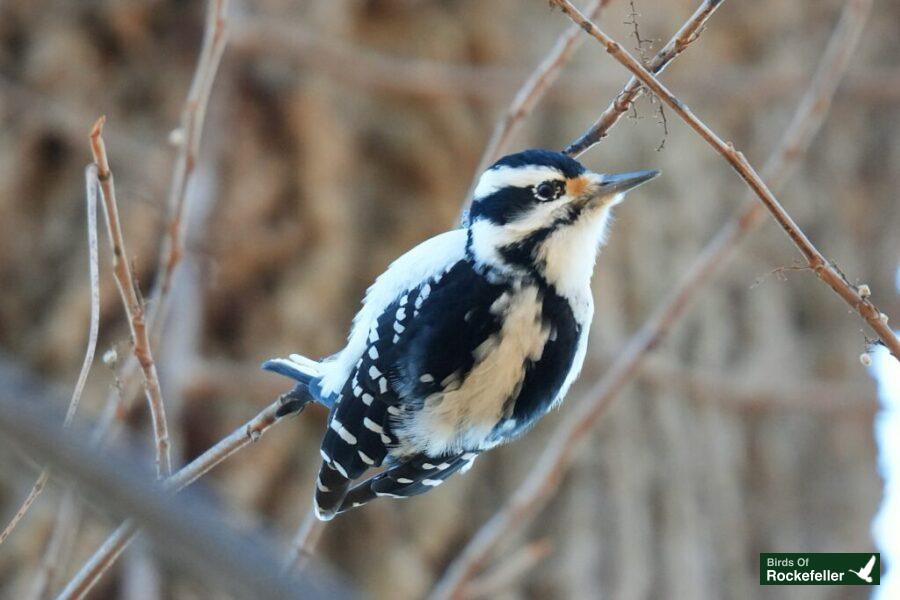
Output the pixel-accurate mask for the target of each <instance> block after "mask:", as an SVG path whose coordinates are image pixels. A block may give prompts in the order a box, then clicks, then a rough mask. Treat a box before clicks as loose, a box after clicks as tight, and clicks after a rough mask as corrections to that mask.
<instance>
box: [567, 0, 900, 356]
mask: <svg viewBox="0 0 900 600" xmlns="http://www.w3.org/2000/svg"><path fill="white" fill-rule="evenodd" d="M551 2H552V3H553V4H555V5H557V6H558V7H559V8H560V9H562V11H563V12H564V13H566V15H568V16H569V18H570V19H572V20H573V21H575V22H576V23H578V24H579V25H580V26H581V27H582V29H584V30H585V31H586V32H587V33H588V34H590V35H591V36H593V37H594V38H596V39H597V41H599V42H600V43H601V44H603V45H604V46H605V47H606V51H607V52H608V53H609V54H610V55H611V56H612V57H613V58H615V59H616V60H617V61H619V62H620V63H621V64H622V65H623V66H624V67H625V68H626V69H628V70H629V71H631V72H632V73H633V74H634V76H635V77H637V78H638V79H639V80H640V81H641V82H642V83H643V84H644V85H645V86H647V87H648V88H649V89H650V90H652V91H653V93H654V94H656V96H657V97H658V98H659V99H660V100H662V101H663V102H665V103H666V104H667V105H668V106H669V107H670V108H671V109H672V110H673V111H674V112H675V114H677V115H678V116H679V117H681V118H682V120H683V121H684V122H685V123H687V124H688V126H690V128H691V129H693V130H694V131H696V132H697V134H698V135H699V136H700V137H701V138H703V139H704V140H705V141H706V143H708V144H709V145H710V146H712V147H713V148H714V149H715V150H716V152H718V153H719V154H720V155H722V158H724V159H725V160H727V161H728V163H729V164H730V165H731V166H732V168H733V169H734V170H735V171H737V173H738V175H740V176H741V179H743V180H744V182H745V183H746V184H747V185H748V186H749V187H750V189H751V190H753V192H754V193H755V194H756V195H757V197H758V198H759V200H760V201H761V202H762V203H763V204H764V205H765V207H766V209H768V211H769V213H771V215H772V217H773V218H774V219H775V221H776V222H778V224H779V225H780V226H781V228H782V229H784V231H785V233H787V235H788V237H789V238H790V240H791V241H792V242H793V243H794V245H795V246H796V247H797V249H798V250H800V253H801V254H802V255H803V257H804V258H805V259H806V262H807V265H808V266H809V268H810V269H811V270H812V271H814V272H815V274H816V275H817V276H818V277H819V279H821V280H822V281H823V282H824V283H825V284H826V285H827V286H829V287H830V288H831V289H832V290H834V292H835V293H836V294H837V295H838V296H840V297H841V299H843V300H844V302H846V303H847V304H848V305H849V306H850V308H852V309H853V310H854V311H856V312H857V313H858V314H859V316H860V317H862V319H863V320H864V321H865V322H866V323H868V325H869V327H871V328H872V330H873V331H875V333H876V334H877V335H878V337H879V339H880V340H881V342H882V343H883V344H884V345H885V346H887V348H888V350H890V352H891V354H893V355H894V357H895V358H897V359H898V360H900V339H898V338H897V335H896V334H895V333H894V332H893V330H891V328H890V327H888V325H887V317H886V316H885V315H884V313H882V312H881V311H880V310H878V307H876V306H875V304H874V303H873V302H872V301H871V300H869V298H868V297H863V296H862V295H860V293H859V292H858V291H857V289H856V288H855V287H854V286H852V285H851V284H850V283H849V282H848V281H847V279H846V278H845V277H844V275H843V274H841V273H840V272H839V271H838V270H837V269H836V268H835V267H834V265H832V264H831V263H830V262H829V261H828V260H827V259H826V258H825V256H824V255H822V253H821V252H820V251H819V249H818V248H816V246H815V245H813V243H812V242H811V241H810V240H809V238H808V237H806V234H805V233H804V232H803V230H802V229H800V227H799V226H798V225H797V223H795V222H794V220H793V218H791V216H790V215H789V214H788V212H787V211H786V210H785V209H784V207H782V206H781V203H780V202H778V199H777V198H776V197H775V195H774V194H772V192H771V190H770V189H769V187H768V186H767V185H766V183H765V182H764V181H763V180H762V178H761V177H760V176H759V174H758V173H757V172H756V170H755V169H754V168H753V167H752V166H751V165H750V163H749V162H748V161H747V159H746V158H745V157H744V155H743V154H742V153H741V152H739V151H738V150H736V149H735V148H734V145H732V144H731V143H730V142H725V141H724V140H722V138H720V137H719V136H718V135H716V133H715V132H714V131H713V130H712V129H710V128H709V127H708V126H707V125H706V124H705V123H704V122H703V121H701V120H700V119H699V118H697V116H696V115H695V114H694V113H693V111H691V109H690V108H689V107H688V106H687V105H686V104H685V103H684V102H682V101H681V100H679V99H678V98H677V97H675V95H674V94H673V93H672V92H670V91H669V90H668V88H666V87H665V86H664V85H663V84H662V83H661V82H660V81H659V79H657V78H656V77H654V76H653V74H652V73H650V72H649V71H648V70H647V69H646V68H644V66H643V65H641V63H640V62H638V60H637V59H635V58H634V57H633V56H632V55H631V54H629V53H628V51H627V50H625V49H623V48H622V46H621V45H620V44H619V43H618V42H616V41H615V40H613V39H612V38H611V37H609V36H608V35H606V34H605V33H604V32H603V31H602V30H601V29H600V28H598V27H597V26H596V25H595V24H594V23H592V22H591V21H590V20H589V19H588V18H587V17H585V16H584V15H583V14H581V12H579V11H578V9H577V8H575V7H574V6H573V5H572V3H571V2H569V1H568V0H551Z"/></svg>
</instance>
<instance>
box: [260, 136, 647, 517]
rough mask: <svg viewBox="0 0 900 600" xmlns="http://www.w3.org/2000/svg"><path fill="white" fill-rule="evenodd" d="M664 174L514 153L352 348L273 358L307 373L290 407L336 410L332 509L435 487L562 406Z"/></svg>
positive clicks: (325, 448)
mask: <svg viewBox="0 0 900 600" xmlns="http://www.w3.org/2000/svg"><path fill="white" fill-rule="evenodd" d="M658 174H659V172H658V171H635V172H630V173H620V174H615V175H610V174H599V173H593V172H591V171H588V170H587V169H586V168H585V167H584V166H582V165H581V164H580V163H579V162H578V161H576V160H574V159H572V158H570V157H568V156H566V155H564V154H560V153H558V152H553V151H550V150H540V149H534V150H526V151H524V152H519V153H517V154H511V155H509V156H506V157H504V158H501V159H500V160H498V161H497V162H496V163H494V164H493V165H492V166H491V167H490V168H488V169H487V170H486V171H485V172H484V173H483V174H482V175H481V177H480V179H479V181H478V184H477V186H476V187H475V189H474V192H473V197H472V204H471V208H470V210H469V211H468V214H467V215H466V217H465V218H464V219H463V226H462V227H461V228H459V229H456V230H454V231H449V232H447V233H444V234H441V235H438V236H436V237H434V238H431V239H429V240H427V241H425V242H423V243H421V244H420V245H418V246H416V247H415V248H413V249H412V250H410V251H409V252H407V253H406V254H404V255H403V256H401V257H400V258H398V259H397V260H396V261H395V262H394V263H393V264H391V266H390V267H389V268H388V269H387V271H385V273H384V274H382V275H381V276H380V277H378V278H377V279H376V281H375V283H374V284H373V285H372V286H371V287H370V288H369V290H368V292H367V293H366V296H365V299H364V301H363V305H362V308H361V310H360V311H359V313H358V314H357V315H356V317H355V319H354V321H353V326H352V329H351V331H350V335H349V337H348V341H347V345H346V346H345V347H344V349H343V350H341V351H340V352H338V353H337V354H334V355H333V356H331V357H328V358H326V359H323V360H321V361H315V360H312V359H309V358H306V357H304V356H300V355H297V354H293V355H291V356H290V358H276V359H273V360H269V361H267V362H265V363H263V368H264V369H267V370H270V371H274V372H276V373H279V374H281V375H284V376H287V377H290V378H292V379H294V380H296V381H297V382H298V383H297V384H296V386H295V387H294V389H293V390H292V391H291V392H289V393H288V394H285V395H284V396H283V397H282V405H281V408H280V410H279V411H278V412H279V415H283V414H287V413H291V412H299V411H300V410H302V408H303V407H305V406H306V404H307V403H308V402H310V401H316V402H318V403H320V404H322V405H324V406H326V407H328V408H329V410H330V413H329V417H328V428H327V430H326V433H325V436H324V439H323V441H322V446H321V455H322V465H321V468H320V469H319V474H318V479H317V481H316V491H315V512H316V515H317V516H318V518H319V519H322V520H329V519H331V518H333V517H334V516H335V515H336V514H339V513H342V512H344V511H347V510H350V509H352V508H355V507H358V506H362V505H363V504H366V503H367V502H369V501H371V500H373V499H375V498H377V497H380V496H386V497H393V498H406V497H410V496H414V495H417V494H421V493H423V492H426V491H428V490H430V489H431V488H433V487H436V486H438V485H440V484H441V483H443V482H444V481H445V480H446V479H447V478H448V477H450V476H451V475H453V474H454V473H456V472H465V471H466V470H468V469H469V468H470V467H471V466H472V463H473V461H474V460H475V457H476V456H478V454H480V453H481V452H484V451H485V450H489V449H490V448H493V447H495V446H497V445H499V444H502V443H505V442H508V441H510V440H512V439H515V438H516V437H518V436H520V435H522V434H523V433H524V432H526V431H527V430H528V429H530V428H531V427H532V426H533V425H534V424H535V423H536V422H537V421H538V420H539V419H540V418H541V417H542V416H544V415H545V414H546V413H547V412H548V411H549V410H550V409H552V408H554V407H556V406H558V405H559V404H560V403H561V402H562V400H563V398H564V397H565V395H566V392H567V391H568V390H569V387H570V386H571V385H572V383H573V381H574V380H575V379H576V377H577V376H578V373H579V372H580V370H581V367H582V364H583V363H584V358H585V353H586V351H587V340H588V331H589V329H590V324H591V318H592V316H593V312H594V302H593V297H592V295H591V288H590V282H591V275H592V273H593V270H594V264H595V262H596V258H597V255H598V253H599V250H600V247H601V245H602V244H603V242H604V240H605V238H606V233H607V228H608V225H609V221H610V211H611V209H612V207H613V206H615V205H616V204H618V203H619V202H621V200H622V198H623V197H624V195H625V193H626V192H628V191H629V190H631V189H633V188H635V187H637V186H638V185H640V184H642V183H644V182H646V181H648V180H650V179H652V178H654V177H656V176H657V175H658ZM381 467H384V468H383V469H382V470H380V471H378V472H376V473H375V474H372V475H370V476H368V477H367V478H363V476H364V475H366V474H367V472H368V471H370V470H372V469H379V468H381ZM359 480H361V481H359ZM355 481H357V483H356V484H355V485H354V482H355Z"/></svg>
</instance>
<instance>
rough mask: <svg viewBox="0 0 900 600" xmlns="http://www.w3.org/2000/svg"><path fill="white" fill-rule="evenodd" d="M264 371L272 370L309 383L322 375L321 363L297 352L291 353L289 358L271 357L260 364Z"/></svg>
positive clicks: (305, 383)
mask: <svg viewBox="0 0 900 600" xmlns="http://www.w3.org/2000/svg"><path fill="white" fill-rule="evenodd" d="M262 368H263V369H265V370H266V371H272V372H273V373H278V374H279V375H284V376H285V377H290V378H291V379H293V380H295V381H298V382H300V383H302V384H304V385H307V386H308V385H309V384H310V383H311V382H312V381H313V380H314V379H318V378H319V377H321V376H322V363H320V362H316V361H314V360H312V359H310V358H306V357H305V356H300V355H299V354H291V356H290V358H273V359H271V360H267V361H266V362H264V363H263V364H262Z"/></svg>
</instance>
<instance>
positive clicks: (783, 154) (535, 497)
mask: <svg viewBox="0 0 900 600" xmlns="http://www.w3.org/2000/svg"><path fill="white" fill-rule="evenodd" d="M870 8H871V0H848V2H847V4H846V5H845V8H844V11H843V13H842V15H841V19H840V21H839V23H838V26H837V27H836V28H835V31H834V33H833V34H832V37H831V40H830V41H829V44H828V48H827V49H826V51H825V53H824V54H823V57H822V60H821V62H820V64H819V67H818V70H817V72H816V76H815V78H814V79H813V82H812V83H811V85H810V87H809V88H808V90H807V92H806V93H805V94H804V97H803V99H802V100H801V102H800V105H799V107H798V109H797V111H796V113H795V114H794V117H793V119H792V121H791V124H790V125H789V126H788V128H787V130H786V132H785V135H784V136H783V138H782V139H781V141H780V142H779V144H778V146H777V148H776V150H775V151H774V152H773V153H772V155H771V156H770V158H769V161H768V162H767V164H766V167H767V168H766V175H767V178H768V179H769V180H771V181H773V184H775V185H778V186H779V187H780V186H781V185H783V184H784V182H785V181H786V180H787V176H788V174H790V172H791V171H792V170H793V168H794V166H795V165H796V164H797V162H799V160H800V158H801V157H802V156H803V154H804V153H805V152H806V150H807V148H808V147H809V143H810V140H811V139H812V136H813V134H814V133H815V132H816V131H817V130H818V128H819V126H820V125H821V123H822V121H823V119H824V116H825V114H826V113H827V110H828V107H829V106H830V103H831V99H832V97H833V95H834V93H835V91H836V89H837V85H838V83H839V81H840V79H841V76H842V75H843V74H844V73H845V72H846V69H847V66H848V64H849V60H850V57H851V56H852V54H853V51H854V49H855V48H856V45H857V42H858V40H859V37H860V34H861V32H862V29H863V26H864V24H865V22H866V19H867V17H868V14H869V10H870ZM764 214H765V212H764V208H763V206H762V205H761V204H759V203H758V202H756V201H755V199H754V198H753V197H750V198H748V199H747V201H746V204H745V205H744V208H743V209H742V210H740V211H739V212H738V213H737V215H736V216H735V217H734V218H733V219H732V220H730V221H729V222H728V223H726V224H725V226H724V227H722V229H721V230H720V231H719V232H718V233H717V234H716V236H715V237H713V239H712V240H711V241H710V242H709V243H708V244H707V245H706V247H705V248H704V249H703V251H702V252H701V253H700V255H699V256H698V257H697V259H696V260H695V261H694V263H693V264H692V265H691V266H690V267H689V269H688V271H687V272H686V273H685V274H684V276H683V277H682V278H681V280H680V281H679V283H678V285H677V286H676V288H675V289H674V290H673V291H672V293H671V294H670V295H669V296H668V297H667V298H665V299H664V300H663V302H662V303H661V304H660V305H659V306H658V307H657V308H656V310H655V311H654V313H653V315H652V316H651V317H650V318H649V319H648V320H647V321H646V322H645V323H644V325H643V327H641V329H640V330H639V331H638V332H637V333H636V334H635V335H634V336H632V338H631V340H630V341H629V343H628V344H627V346H626V347H625V349H624V351H623V352H621V353H619V354H618V355H617V357H616V360H615V362H614V363H613V365H612V366H611V367H610V369H609V370H608V371H607V372H606V373H605V375H604V376H603V377H602V378H601V379H600V380H599V381H598V382H597V383H596V384H595V385H594V386H592V387H591V389H590V390H589V391H588V392H587V394H586V395H585V397H584V398H582V399H581V401H580V402H577V403H576V405H575V409H574V410H572V411H571V412H569V413H567V417H566V418H565V419H564V420H563V422H562V423H560V424H559V426H558V427H557V429H556V431H555V432H554V434H553V437H552V439H551V441H550V443H549V444H548V445H547V448H546V450H545V451H544V453H543V454H542V456H541V457H540V459H539V460H538V462H537V466H536V468H535V469H533V470H532V471H531V473H530V475H529V476H528V477H527V478H526V480H525V481H523V482H522V484H521V485H520V486H519V487H518V488H517V490H516V491H515V492H514V493H513V495H512V497H511V498H510V499H509V500H508V501H507V502H506V503H505V504H504V505H503V507H501V509H500V510H498V511H497V512H496V513H495V514H494V516H493V517H492V518H491V519H490V520H489V521H488V522H487V523H485V524H484V525H483V526H482V527H481V529H479V530H478V532H477V533H476V534H475V536H474V537H473V538H472V539H471V540H470V541H469V543H468V544H467V545H466V547H465V548H464V549H463V551H462V552H461V553H460V554H459V555H458V556H457V558H456V559H455V560H454V561H453V563H452V564H451V565H450V567H449V568H448V569H447V571H446V572H445V573H444V576H443V577H442V578H441V580H440V581H439V582H438V584H437V586H436V588H435V591H434V592H433V594H432V597H433V598H451V597H454V596H455V595H456V594H457V593H458V590H460V589H462V587H463V586H464V585H465V584H466V582H467V581H468V580H469V579H470V578H471V577H472V575H473V574H474V573H476V572H477V571H478V570H479V569H480V568H481V567H482V566H483V565H484V564H486V563H487V561H488V560H489V559H490V556H491V553H492V552H493V549H494V548H496V546H497V544H498V543H499V541H500V540H501V539H503V538H504V537H506V536H507V535H509V534H511V533H512V532H514V531H516V530H518V529H520V528H521V527H524V526H525V525H526V524H527V523H529V522H530V521H531V520H532V519H533V518H534V516H535V515H536V514H537V513H538V512H539V511H540V510H541V508H543V507H544V506H545V505H546V503H547V502H548V501H549V499H550V498H551V497H552V496H553V494H554V493H555V490H556V489H557V487H558V486H557V484H558V483H559V482H560V480H561V479H562V477H563V475H564V473H565V471H566V470H567V469H568V467H569V464H570V462H571V456H572V453H573V451H574V449H575V448H576V447H577V445H578V443H579V442H580V441H581V439H582V438H583V437H584V435H585V434H586V433H587V432H588V431H589V430H590V429H591V427H593V425H594V424H595V423H596V422H597V420H598V419H599V418H600V416H602V414H603V413H604V412H605V411H606V408H607V407H608V406H609V405H610V404H611V403H612V401H613V400H614V399H615V398H616V397H617V396H618V393H619V392H620V391H621V390H622V389H623V388H624V387H625V385H626V384H627V383H629V382H630V381H631V379H633V377H634V376H635V375H636V374H637V373H638V371H639V370H640V368H641V367H642V365H643V363H644V361H645V360H646V358H647V356H648V354H649V353H650V351H651V350H653V349H654V348H655V347H656V346H657V345H658V344H659V343H660V342H661V341H662V339H663V338H664V337H665V336H666V334H667V333H668V331H669V330H670V329H671V327H672V326H673V325H674V324H675V323H676V322H677V320H678V319H679V318H680V317H681V316H682V315H683V314H684V312H685V311H686V309H687V307H688V306H689V303H690V301H691V300H692V299H693V298H694V297H696V295H697V293H698V292H699V291H700V290H701V289H702V287H703V285H705V284H706V283H708V282H709V280H710V279H711V278H712V276H713V275H714V274H715V273H716V272H717V270H718V269H720V268H721V267H722V266H723V265H724V263H725V261H726V259H727V258H728V256H729V255H730V253H731V251H732V250H733V249H734V248H735V247H736V246H737V244H738V243H739V242H740V241H741V240H742V239H743V238H744V237H745V236H746V235H747V234H748V233H749V232H750V231H752V230H753V229H754V228H755V227H756V226H757V225H758V224H759V223H760V221H761V217H762V216H763V215H764Z"/></svg>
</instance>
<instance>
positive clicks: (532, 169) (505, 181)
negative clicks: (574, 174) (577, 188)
mask: <svg viewBox="0 0 900 600" xmlns="http://www.w3.org/2000/svg"><path fill="white" fill-rule="evenodd" d="M562 178H563V175H562V173H560V172H559V171H558V170H557V169H554V168H553V167H547V166H538V165H534V166H528V167H497V168H495V169H488V170H487V171H485V172H484V174H483V175H482V176H481V178H480V179H479V180H478V185H477V186H475V191H474V192H472V199H473V200H479V199H481V198H485V197H487V196H490V195H491V194H493V193H494V192H496V191H497V190H499V189H502V188H505V187H510V186H512V187H528V186H529V185H537V184H538V183H541V182H542V181H547V180H548V179H562Z"/></svg>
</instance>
